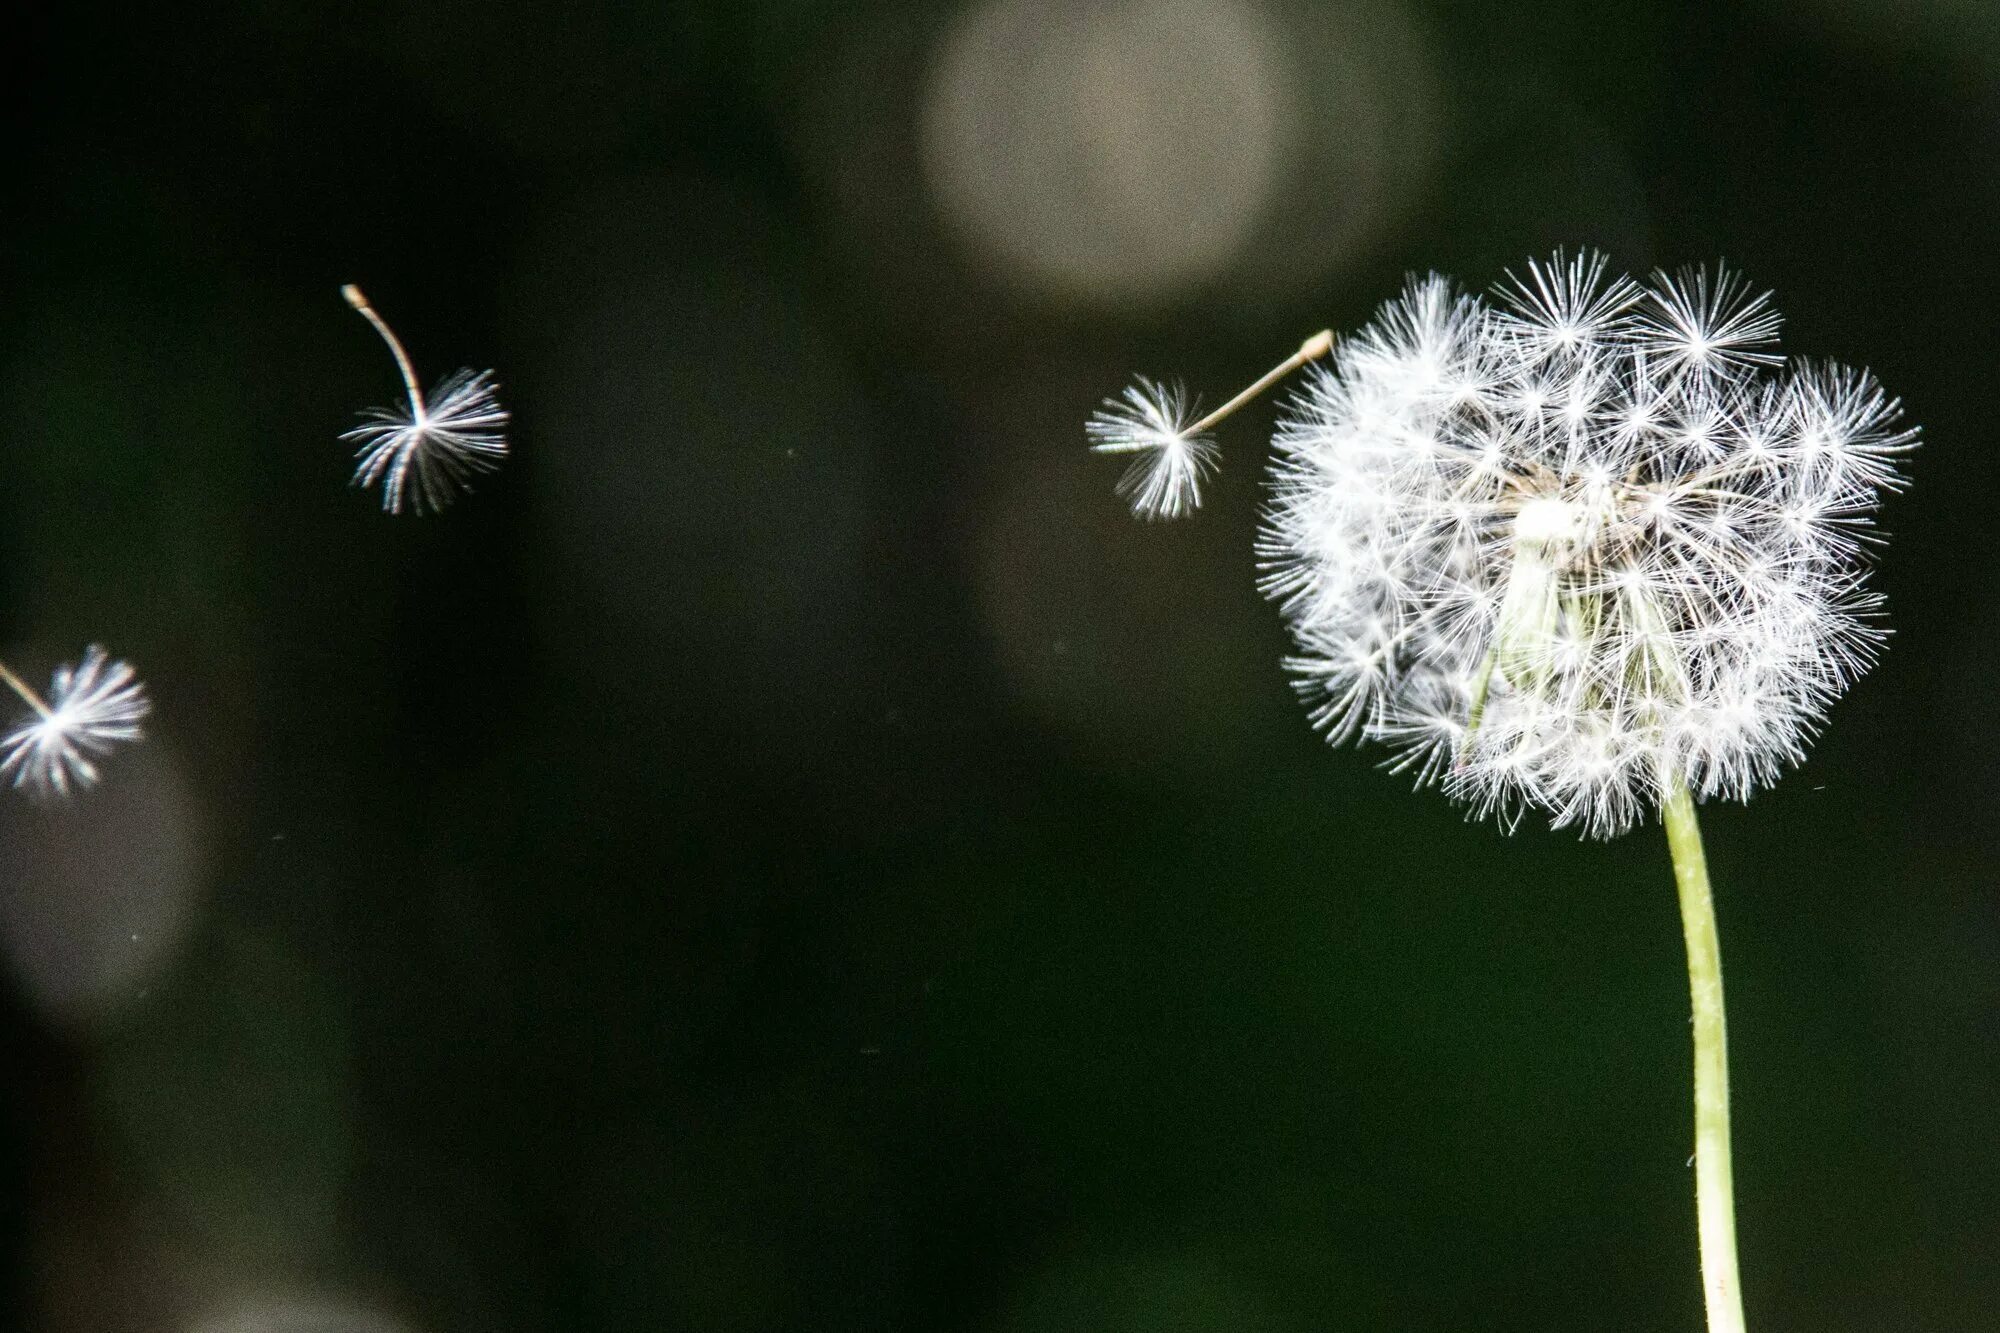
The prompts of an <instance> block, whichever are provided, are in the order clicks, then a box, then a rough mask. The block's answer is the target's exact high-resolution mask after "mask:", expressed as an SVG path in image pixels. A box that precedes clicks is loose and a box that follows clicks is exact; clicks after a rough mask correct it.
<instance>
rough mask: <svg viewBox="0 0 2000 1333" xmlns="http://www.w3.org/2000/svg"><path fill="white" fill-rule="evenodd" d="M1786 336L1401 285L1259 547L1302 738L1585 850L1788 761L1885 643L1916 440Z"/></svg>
mask: <svg viewBox="0 0 2000 1333" xmlns="http://www.w3.org/2000/svg"><path fill="white" fill-rule="evenodd" d="M1778 324H1779V317H1778V315H1777V313H1776V312H1775V311H1774V310H1772V309H1771V308H1770V306H1769V304H1768V300H1767V298H1766V297H1764V296H1761V295H1756V294H1754V293H1753V292H1752V291H1751V290H1750V289H1749V288H1748V287H1746V286H1745V285H1744V284H1743V282H1742V281H1741V280H1740V278H1738V277H1736V276H1735V275H1733V274H1730V273H1727V272H1725V271H1722V270H1719V269H1718V270H1715V271H1707V270H1696V271H1689V272H1686V273H1683V274H1681V275H1679V276H1676V277H1668V276H1665V275H1656V277H1655V279H1654V280H1653V282H1652V283H1651V284H1650V285H1645V286H1642V285H1640V284H1637V283H1635V282H1632V281H1630V280H1629V279H1625V278H1617V277H1607V275H1606V272H1605V264H1604V261H1603V260H1602V259H1601V258H1600V257H1597V256H1595V255H1590V254H1585V255H1581V256H1576V257H1573V258H1570V259H1567V260H1566V259H1564V258H1563V257H1562V256H1561V255H1558V256H1556V257H1555V259H1554V260H1552V261H1550V262H1547V263H1539V264H1532V265H1530V266H1529V267H1528V268H1527V269H1526V270H1525V272H1524V274H1523V275H1522V276H1521V277H1519V278H1518V279H1515V280H1511V281H1510V282H1509V284H1507V285H1506V286H1505V287H1503V288H1502V289H1501V291H1500V292H1499V293H1498V294H1497V297H1496V299H1495V300H1493V301H1491V302H1488V301H1483V300H1481V299H1479V298H1477V297H1474V296H1470V295H1465V294H1462V293H1460V292H1459V291H1457V290H1456V289H1455V288H1454V287H1453V285H1452V284H1451V283H1450V282H1448V281H1447V280H1445V279H1443V278H1440V277H1436V276H1432V277H1429V278H1425V279H1422V280H1417V281H1413V282H1412V283H1411V284H1410V286H1409V287H1408V289H1407V290H1406V291H1405V293H1404V294H1403V296H1402V297H1401V298H1400V299H1398V300H1395V301H1392V302H1390V303H1389V304H1388V305H1386V306H1385V307H1384V308H1383V310H1382V311H1381V313H1380V314H1379V316H1378V317H1377V319H1376V320H1375V322H1374V323H1373V324H1372V325H1370V326H1369V327H1368V328H1367V329H1365V330H1364V331H1363V332H1361V333H1360V334H1359V335H1357V336H1355V337H1353V338H1350V339H1347V340H1345V341H1343V342H1342V343H1341V344H1340V347H1339V349H1338V352H1337V355H1336V357H1335V359H1334V361H1333V363H1332V365H1331V367H1330V368H1329V367H1325V366H1316V367H1314V368H1313V369H1312V370H1311V372H1310V373H1311V375H1312V378H1311V380H1310V381H1309V383H1308V385H1307V386H1306V387H1305V388H1304V390H1303V391H1302V392H1300V393H1299V394H1298V395H1296V396H1295V397H1294V398H1293V400H1292V401H1291V403H1290V404H1289V406H1288V408H1287V411H1286V414H1285V416H1284V418H1283V420H1282V422H1281V424H1280V427H1279V430H1278V434H1277V438H1276V450H1277V458H1276V460H1275V462H1274V464H1273V469H1274V480H1273V501H1272V504H1271V506H1270V509H1269V512H1268V515H1267V519H1266V524H1265V528H1264V531H1263V533H1262V535H1261V539H1260V543H1259V551H1260V554H1261V555H1262V556H1263V557H1264V559H1265V560H1266V562H1267V563H1266V576H1265V581H1264V586H1265V589H1266V591H1267V592H1268V593H1269V594H1270V595H1271V596H1272V597H1274V598H1276V599H1277V600H1279V601H1280V602H1281V604H1282V607H1283V610H1284V613H1285V616H1286V618H1287V620H1288V621H1289V623H1290V625H1291V628H1292V631H1293V634H1294V635H1295V638H1296V641H1297V645H1298V651H1297V653H1296V655H1295V656H1294V657H1293V658H1292V659H1291V660H1290V662H1289V664H1288V665H1289V666H1290V668H1291V669H1292V670H1293V671H1294V672H1295V673H1296V674H1297V676H1298V682H1297V683H1298V685H1299V687H1300V689H1301V692H1302V693H1303V694H1304V695H1305V696H1306V698H1307V699H1308V702H1309V704H1310V706H1311V707H1312V709H1313V718H1314V721H1315V723H1316V724H1317V725H1318V726H1320V727H1321V728H1323V729H1324V730H1325V731H1326V732H1327V734H1328V736H1329V738H1330V739H1332V740H1335V741H1340V740H1344V739H1347V738H1349V737H1352V736H1355V735H1357V734H1358V735H1360V736H1362V737H1364V738H1366V739H1370V740H1375V741H1380V742H1383V743H1385V744H1387V745H1389V746H1391V747H1393V748H1394V749H1395V751H1396V757H1395V759H1394V760H1393V761H1392V766H1393V767H1396V768H1399V769H1403V770H1407V771H1413V772H1415V773H1416V774H1417V775H1418V776H1419V778H1420V780H1422V781H1426V782H1435V783H1438V784H1440V785H1441V786H1443V787H1444V789H1445V790H1446V791H1447V792H1449V793H1450V794H1452V795H1453V796H1455V797H1458V798H1460V799H1462V800H1464V801H1465V802H1467V803H1468V804H1469V805H1470V806H1471V808H1472V809H1473V810H1474V811H1475V812H1476V813H1478V814H1482V815H1484V814H1493V815H1497V816H1498V817H1500V818H1501V819H1502V820H1504V821H1507V822H1509V823H1511V822H1512V821H1514V820H1515V819H1517V818H1518V817H1519V816H1520V814H1521V813H1522V812H1523V811H1524V810H1526V809H1530V808H1533V809H1538V810H1541V811H1543V812H1545V813H1546V814H1547V816H1548V817H1549V819H1550V822H1551V823H1552V824H1554V825H1556V826H1558V827H1560V826H1565V825H1573V826H1577V827H1580V828H1581V829H1583V830H1585V831H1586V832H1588V833H1591V834H1595V835H1599V836H1609V835H1611V834H1615V833H1618V832H1620V831H1622V830H1624V829H1625V828H1627V827H1629V826H1630V825H1631V824H1633V823H1634V822H1635V821H1636V820H1638V819H1639V818H1641V817H1643V816H1645V815H1646V814H1647V813H1649V812H1650V811H1651V810H1652V809H1653V808H1655V807H1656V805H1657V803H1658V801H1659V800H1660V798H1661V797H1662V795H1663V794H1664V791H1665V789H1666V787H1667V785H1668V784H1671V783H1678V782H1685V783H1687V784H1688V786H1689V787H1690V788H1692V789H1693V790H1694V791H1695V792H1696V793H1697V794H1699V795H1703V796H1718V795H1719V796H1727V797H1732V798H1736V799H1744V798H1747V797H1748V796H1749V794H1750V793H1751V792H1752V791H1754V790H1756V789H1757V788H1759V787H1761V786H1764V785H1766V784H1768V783H1769V782H1771V781H1772V780H1773V779H1774V778H1775V777H1776V776H1777V775H1778V774H1779V773H1780V772H1781V771H1782V770H1783V769H1785V768H1786V767H1787V766H1788V765H1791V764H1794V763H1796V762H1798V760H1799V759H1800V758H1801V757H1802V756H1803V753H1804V750H1805V747H1806V745H1807V744H1808V743H1809V742H1810V740H1811V738H1812V736H1813V734H1814V732H1815V730H1816V729H1817V727H1818V725H1819V723H1820V722H1821V720H1822V719H1823V717H1824V714H1825V710H1826V708H1827V706H1828V705H1829V704H1830V703H1831V701H1832V700H1833V699H1835V698H1836V697H1837V696H1838V695H1839V694H1840V693H1841V692H1842V691H1843V690H1845V689H1846V687H1847V686H1848V684H1849V683H1850V682H1851V681H1852V680H1853V679H1854V678H1855V677H1856V676H1857V675H1859V674H1860V673H1861V672H1862V671H1863V670H1865V669H1866V668H1867V666H1868V665H1869V663H1870V661H1871V660H1872V658H1873V656H1874V653H1875V651H1876V649H1877V647H1878V645H1879V643H1880V640H1881V637H1882V635H1883V630H1882V629H1881V627H1880V625H1879V621H1878V613H1879V610H1880V605H1881V599H1880V597H1879V596H1878V595H1877V594H1875V593H1873V592H1871V591H1869V589H1868V588H1867V586H1866V583H1865V579H1866V574H1867V566H1868V555H1869V547H1870V544H1871V533H1870V520H1871V515H1872V513H1873V511H1874V509H1875V507H1876V503H1877V499H1878V496H1879V494H1880V493H1881V491H1883V490H1884V489H1885V488H1892V487H1894V486H1896V485H1897V484H1898V476H1897V469H1896V459H1897V455H1898V454H1900V453H1901V452H1902V451H1904V450H1906V449H1907V448H1909V447H1910V446H1911V445H1912V444H1913V443H1914V440H1915V432H1914V431H1910V430H1903V429H1900V428H1899V427H1898V424H1897V423H1898V419H1899V416H1900V408H1899V405H1898V403H1897V402H1896V401H1895V400H1893V399H1891V398H1889V397H1888V396H1887V395H1885V394H1884V392H1883V391H1882V389H1881V388H1880V387H1879V386H1878V385H1877V384H1876V382H1875V380H1874V379H1873V378H1872V377H1871V376H1870V375H1869V374H1867V373H1866V372H1864V371H1857V370H1851V369H1847V368H1844V367H1840V366H1836V365H1830V364H1810V363H1808V364H1799V363H1793V364H1791V365H1787V364H1786V363H1785V362H1784V361H1783V359H1782V358H1781V357H1779V356H1778V355H1777V354H1776V352H1775V348H1774V343H1775V339H1776V335H1777V330H1778Z"/></svg>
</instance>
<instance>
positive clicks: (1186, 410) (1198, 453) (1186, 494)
mask: <svg viewBox="0 0 2000 1333" xmlns="http://www.w3.org/2000/svg"><path fill="white" fill-rule="evenodd" d="M1332 346H1333V334H1332V333H1331V332H1321V333H1316V334H1314V335H1313V336H1312V337H1310V338H1308V339H1306V340H1305V342H1304V343H1303V344H1302V345H1301V346H1300V347H1299V350H1298V351H1296V352H1294V353H1293V354H1292V355H1291V356H1290V357H1289V358H1287V359H1286V360H1285V361H1284V362H1283V363H1281V364H1280V365H1278V366H1276V367H1275V368H1273V369H1272V370H1271V371H1269V372H1268V373H1267V374H1265V375H1264V377H1263V378H1262V379H1259V380H1258V381H1257V382H1256V383H1255V384H1253V385H1251V386H1250V387H1249V388H1247V389H1245V390H1244V391H1243V392H1242V393H1239V394H1237V395H1236V396H1235V397H1234V398H1232V399H1230V400H1229V401H1228V402H1226V403H1224V404H1223V405H1222V406H1221V407H1218V408H1216V409H1215V411H1213V412H1210V413H1209V414H1208V415H1207V416H1205V417H1203V418H1202V419H1201V420H1199V421H1194V422H1190V421H1189V418H1190V417H1192V416H1193V415H1194V410H1195V409H1194V408H1193V407H1192V406H1191V405H1190V403H1189V399H1188V396H1187V391H1186V390H1185V389H1183V388H1182V387H1181V386H1180V385H1178V384H1163V383H1159V382H1157V381H1154V380H1149V379H1146V378H1144V377H1143V376H1142V377H1141V378H1140V379H1139V381H1138V383H1137V384H1134V385H1132V386H1131V387H1129V388H1127V389H1126V390H1125V393H1124V395H1123V397H1120V398H1107V399H1105V400H1104V406H1103V407H1102V408H1101V409H1099V410H1098V412H1097V414H1096V415H1094V416H1093V417H1091V419H1090V421H1089V423H1088V424H1087V425H1086V426H1085V427H1084V430H1085V431H1086V432H1087V433H1088V434H1089V436H1090V441H1091V444H1090V447H1091V448H1092V449H1093V450H1095V451H1096V452H1098V453H1101V454H1134V453H1135V454H1138V455H1139V457H1138V458H1137V459H1135V460H1133V463H1132V466H1131V467H1129V468H1127V469H1126V470H1125V475H1124V476H1123V477H1122V478H1120V479H1119V482H1118V493H1119V494H1120V495H1122V496H1124V497H1125V498H1126V499H1128V500H1129V501H1131V504H1132V512H1133V513H1135V514H1138V515H1139V516H1140V517H1141V518H1180V517H1183V516H1184V515H1186V514H1190V513H1192V512H1194V511H1195V510H1196V509H1198V508H1200V507H1201V484H1202V482H1204V481H1206V480H1207V479H1208V478H1209V477H1211V476H1213V475H1214V474H1215V465H1216V461H1217V459H1218V457H1219V456H1220V455H1219V452H1218V450H1217V449H1216V447H1215V440H1214V439H1213V437H1211V436H1210V434H1209V431H1210V430H1211V429H1212V428H1213V427H1214V426H1215V424H1216V423H1217V422H1219V421H1221V420H1222V419H1223V418H1225V417H1227V416H1228V415H1229V414H1230V413H1232V412H1234V411H1235V410H1236V409H1237V408H1239V407H1241V406H1243V404H1245V403H1247V402H1249V401H1250V400H1251V399H1252V398H1255V397H1256V396H1257V395H1258V394H1260V393H1262V392H1264V390H1265V389H1267V388H1269V387H1270V386H1271V385H1273V384H1275V383H1276V382H1277V381H1278V380H1280V379H1282V378H1284V377H1285V376H1286V375H1289V374H1291V373H1292V372H1293V371H1294V370H1297V369H1298V368H1299V367H1300V366H1302V365H1304V364H1305V363H1306V362H1308V361H1311V360H1313V359H1314V358H1315V357H1321V356H1325V355H1326V354H1327V352H1328V350H1330V349H1331V348H1332Z"/></svg>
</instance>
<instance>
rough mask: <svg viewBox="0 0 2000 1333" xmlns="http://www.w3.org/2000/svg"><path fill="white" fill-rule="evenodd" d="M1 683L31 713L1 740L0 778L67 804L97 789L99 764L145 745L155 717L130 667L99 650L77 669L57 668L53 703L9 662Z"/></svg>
mask: <svg viewBox="0 0 2000 1333" xmlns="http://www.w3.org/2000/svg"><path fill="white" fill-rule="evenodd" d="M0 681H4V682H5V683H6V685H7V687H8V688H9V689H11V690H13V691H14V693H15V694H18V695H19V696H21V700H22V702H24V703H26V704H27V705H28V707H29V709H30V710H32V711H30V712H29V713H28V715H27V716H25V717H23V718H22V719H21V720H20V721H18V722H17V723H15V724H14V728H13V730H11V731H9V732H8V733H7V734H6V735H5V736H4V737H0V776H4V777H7V778H10V779H11V780H12V781H13V784H14V785H15V786H16V787H25V788H27V789H29V790H30V791H33V792H35V793H37V794H39V795H45V796H67V795H69V794H70V793H71V792H72V791H75V790H79V789H82V788H85V787H89V786H91V785H93V784H94V783H96V781H97V777H98V773H97V760H98V759H101V758H102V757H103V756H104V755H105V754H106V753H107V752H109V751H110V750H112V749H113V748H115V747H116V746H118V745H120V744H123V743H125V742H129V741H136V740H139V739H141V737H142V735H143V733H142V732H141V731H140V730H139V723H140V722H141V721H142V720H143V719H144V718H145V716H146V714H147V713H148V712H150V711H152V704H151V703H150V702H148V700H147V698H146V692H145V688H144V687H143V686H141V685H140V684H139V680H138V677H137V676H136V675H135V674H134V673H133V671H132V668H131V666H130V665H128V664H127V663H124V662H120V661H115V660H113V659H112V658H111V657H110V656H108V655H107V654H106V653H105V651H104V650H103V649H102V648H99V647H98V646H96V645H95V644H92V645H91V646H90V647H89V648H88V649H86V650H85V652H84V654H83V661H82V662H80V663H78V664H77V665H76V666H62V667H57V668H56V673H55V677H54V679H53V680H52V681H51V682H50V684H49V696H48V698H47V699H43V698H42V696H41V695H40V694H38V693H37V692H36V691H35V689H34V687H33V686H31V685H29V684H28V683H27V682H26V681H25V680H22V679H21V678H20V677H19V676H17V675H15V674H14V671H13V669H12V668H11V667H9V666H8V665H7V664H6V663H5V662H0Z"/></svg>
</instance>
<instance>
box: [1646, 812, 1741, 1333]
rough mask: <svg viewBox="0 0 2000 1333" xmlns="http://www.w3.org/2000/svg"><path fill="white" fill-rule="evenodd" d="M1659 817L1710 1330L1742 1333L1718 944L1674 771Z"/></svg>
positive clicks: (1695, 826)
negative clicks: (1676, 915) (1676, 927)
mask: <svg viewBox="0 0 2000 1333" xmlns="http://www.w3.org/2000/svg"><path fill="white" fill-rule="evenodd" d="M1660 809H1661V815H1662V818H1663V821H1664V822H1665V824H1666V826H1667V846H1668V848H1669V849H1670V850H1671V851H1672V852H1673V857H1674V883H1675V884H1676V886H1677V887H1678V888H1679V889H1680V899H1681V930H1682V933H1683V934H1684V935H1685V936H1686V937H1687V957H1688V993H1689V997H1690V999H1691V1000H1692V1002H1693V1008H1694V1197H1695V1218H1696V1224H1697V1228H1698V1231H1699V1235H1700V1241H1701V1285H1702V1292H1703V1296H1704V1299H1705V1301H1706V1303H1707V1306H1708V1333H1743V1330H1744V1324H1743V1284H1742V1282H1741V1280H1740V1279H1739V1278H1738V1276H1737V1272H1736V1197H1735V1186H1734V1184H1733V1182H1732V1180H1731V1175H1730V1167H1729V1043H1728V1038H1727V1035H1726V1033H1725V1031H1724V1025H1723V1012H1722V947H1721V945H1720V943H1719V942H1718V941H1717V938H1716V933H1715V899H1714V896H1713V895H1712V894H1711V893H1710V892H1709V886H1708V859H1707V857H1705V856H1704V855H1703V854H1702V850H1701V824H1700V823H1699V821H1697V820H1696V818H1695V813H1694V799H1693V798H1692V797H1691V796H1690V795H1689V794H1688V789H1687V784H1686V783H1685V782H1683V781H1681V779H1680V778H1679V777H1678V776H1671V775H1670V776H1669V777H1668V779H1667V781H1666V783H1665V800H1664V801H1663V802H1662V803H1661V807H1660Z"/></svg>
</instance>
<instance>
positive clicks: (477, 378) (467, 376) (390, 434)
mask: <svg viewBox="0 0 2000 1333" xmlns="http://www.w3.org/2000/svg"><path fill="white" fill-rule="evenodd" d="M340 294H341V295H342V296H343V297H345V298H346V300H347V304H348V305H350V306H352V307H353V308H354V309H355V310H357V311H359V312H360V314H361V316H362V318H364V319H366V320H367V321H368V322H369V323H370V324H372V325H374V326H375V331H376V332H377V333H379V334H381V335H382V341H383V342H385V343H387V344H388V345H389V351H390V353H391V354H392V355H393V356H394V357H395V358H396V369H397V370H399V371H401V372H402V375H403V387H404V389H405V390H406V392H407V395H408V400H409V401H408V409H407V410H398V409H395V408H382V407H378V408H372V409H370V410H369V411H367V412H365V413H363V414H362V415H363V416H365V417H366V418H368V420H367V421H366V422H364V423H363V424H362V425H359V426H356V427H355V428H354V429H352V430H350V431H347V432H346V433H345V434H343V435H342V436H341V437H340V438H341V439H343V440H347V441H349V442H351V443H354V444H356V445H358V446H359V447H358V448H357V449H356V450H355V459H356V462H355V468H354V484H355V485H357V486H362V487H367V486H373V485H374V484H375V483H376V482H378V481H379V482H381V483H382V508H383V509H384V510H386V511H388V512H389V513H392V514H400V513H402V512H403V511H404V510H405V509H406V508H407V509H408V510H409V511H410V512H411V513H413V514H421V513H423V512H424V511H425V510H429V511H431V512H432V513H435V512H437V511H438V510H440V509H442V508H444V507H445V506H446V505H448V504H450V503H451V502H452V500H453V499H455V498H456V497H457V496H458V494H459V492H461V491H463V490H466V489H467V488H468V487H469V486H470V485H471V483H472V478H473V477H474V476H476V475H477V474H479V473H481V472H490V471H492V470H493V469H494V468H496V467H498V466H499V465H500V460H501V459H503V458H505V457H506V456H507V440H506V437H505V435H504V434H503V432H504V431H505V429H506V426H507V409H506V408H504V407H502V406H500V403H499V401H498V399H496V398H495V397H494V393H495V390H497V389H498V387H499V386H498V385H497V384H495V383H494V381H493V372H492V371H490V370H482V371H478V372H473V371H470V370H460V371H455V372H453V373H452V374H450V375H447V376H446V377H445V378H444V379H442V380H440V381H439V382H438V384H437V386H436V387H435V388H433V389H432V390H431V394H430V398H429V399H428V400H427V399H426V398H425V397H424V392H423V390H422V389H420V388H418V387H417V374H416V371H415V370H414V369H412V368H411V366H410V358H409V354H408V353H407V352H405V351H404V350H403V344H402V341H401V340H400V339H398V338H397V337H396V335H395V332H394V331H393V330H391V329H390V327H389V326H388V324H387V323H386V322H384V320H383V319H382V317H381V316H380V315H379V314H377V313H376V312H375V307H374V306H372V305H370V304H369V303H368V298H367V297H366V296H363V295H362V294H361V289H360V288H359V287H356V286H355V285H354V284H353V283H349V284H348V285H346V286H345V287H342V288H341V289H340Z"/></svg>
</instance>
